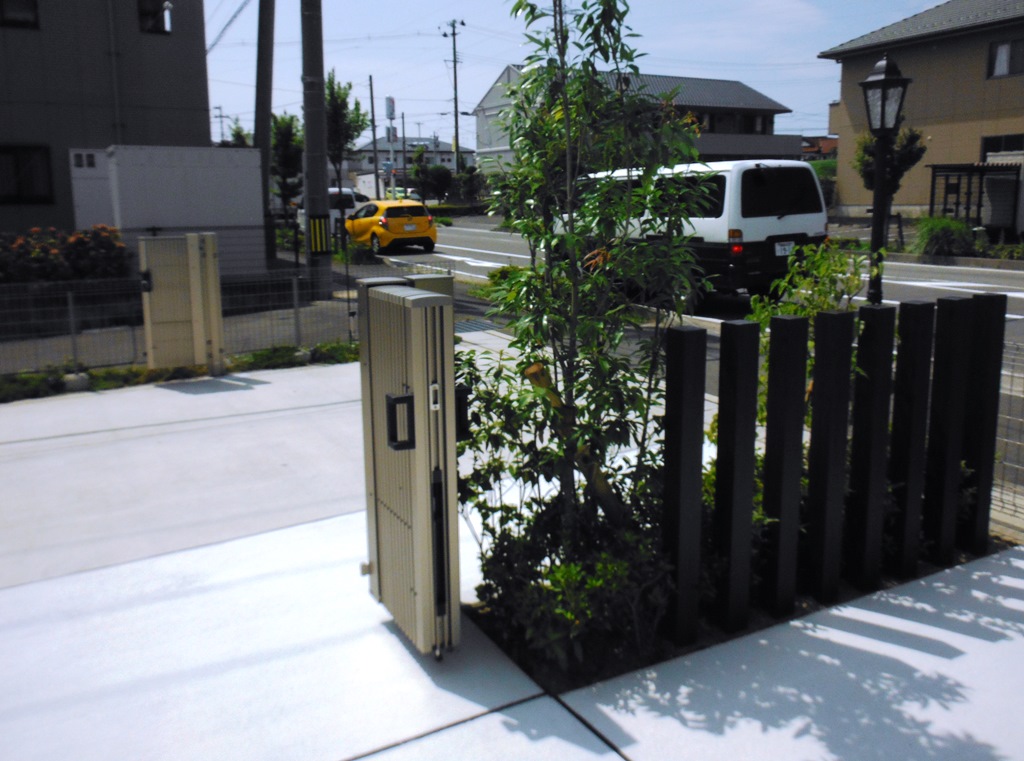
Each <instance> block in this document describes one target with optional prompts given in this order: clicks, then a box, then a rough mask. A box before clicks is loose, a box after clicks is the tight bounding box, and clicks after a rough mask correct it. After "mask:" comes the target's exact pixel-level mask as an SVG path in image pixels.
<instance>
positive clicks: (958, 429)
mask: <svg viewBox="0 0 1024 761" xmlns="http://www.w3.org/2000/svg"><path fill="white" fill-rule="evenodd" d="M971 307H972V304H971V299H970V298H967V297H964V296H948V297H945V298H941V299H939V300H938V311H937V314H936V319H935V368H934V372H933V374H932V408H931V416H930V422H929V425H928V453H927V471H926V472H927V479H926V481H925V498H924V512H923V516H922V518H923V524H924V535H925V539H926V540H928V541H929V542H930V544H931V554H932V557H933V559H934V560H935V561H936V562H937V563H939V564H941V565H952V564H953V562H954V560H955V559H956V558H955V556H956V546H955V543H956V518H957V510H958V507H959V502H960V487H961V485H962V477H961V472H960V462H961V459H962V456H963V443H964V422H965V417H966V414H967V410H966V397H967V393H968V388H967V375H968V364H969V362H970V357H971V351H970V349H971V341H972V336H971V328H972V324H971V313H972V311H973V310H972V309H971ZM973 398H974V396H973V394H972V399H973Z"/></svg>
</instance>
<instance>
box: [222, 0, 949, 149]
mask: <svg viewBox="0 0 1024 761" xmlns="http://www.w3.org/2000/svg"><path fill="white" fill-rule="evenodd" d="M567 4H568V5H569V6H572V5H574V2H573V0H568V2H567ZM575 4H577V5H578V2H576V3H575ZM938 4H940V3H939V2H938V0H717V1H715V2H703V1H702V2H693V1H692V0H633V2H632V3H631V7H630V12H629V17H628V18H629V25H630V26H631V27H632V29H633V32H634V33H636V34H638V35H639V37H638V38H636V39H634V40H633V46H634V47H635V48H636V49H637V50H638V51H639V52H641V53H645V54H646V55H645V57H644V58H643V59H641V61H640V69H641V71H643V72H644V73H647V74H667V75H673V76H687V77H703V78H709V79H731V80H738V81H741V82H744V83H745V84H747V85H749V86H751V87H753V88H754V89H755V90H758V91H759V92H761V93H763V94H765V95H767V96H768V97H770V98H773V99H774V100H776V101H778V102H780V103H782V104H783V105H785V106H787V107H788V108H790V109H792V110H793V113H792V114H786V115H783V116H781V117H779V118H778V119H777V120H776V132H778V133H786V134H804V135H822V134H826V132H827V129H828V104H829V102H831V101H833V100H836V99H837V98H838V97H839V68H840V67H839V64H837V63H834V62H832V61H824V60H820V59H818V58H817V54H818V53H819V52H821V51H822V50H826V49H828V48H831V47H833V46H835V45H838V44H839V43H841V42H845V41H847V40H850V39H853V38H855V37H859V36H860V35H862V34H865V33H867V32H870V31H873V30H875V29H879V28H881V27H883V26H886V25H888V24H891V23H894V22H896V21H899V20H901V19H903V18H906V17H908V16H911V15H913V14H915V13H919V12H921V11H922V10H926V9H928V8H931V7H934V6H936V5H938ZM258 6H259V0H248V2H247V0H205V15H206V35H207V45H209V44H210V43H212V42H213V41H214V39H215V38H216V37H217V36H218V35H219V34H220V33H221V32H222V30H224V29H225V27H227V29H226V31H224V34H223V36H222V37H221V39H220V40H219V42H218V43H217V44H216V45H215V46H214V47H213V49H212V50H211V51H210V52H209V53H208V55H207V66H208V72H209V80H210V109H211V115H212V119H211V127H210V131H211V136H212V137H213V139H215V140H216V139H219V138H220V130H221V124H222V123H223V125H224V130H225V131H227V130H228V129H229V127H230V122H229V121H228V119H233V118H235V117H238V118H239V119H240V120H241V123H242V124H243V125H244V126H245V127H246V128H249V129H251V127H252V118H253V110H254V98H255V94H254V93H255V90H254V88H255V79H256V74H255V71H256V30H257V16H258ZM322 6H323V26H324V68H325V71H329V70H331V69H334V70H335V72H336V75H337V76H338V78H339V79H341V80H342V81H345V82H352V85H353V95H354V97H355V98H357V99H358V100H359V101H360V102H361V103H362V105H363V107H364V108H366V109H367V110H368V109H369V102H370V89H369V79H370V77H371V76H372V77H373V87H374V100H375V102H376V108H377V118H378V134H383V129H382V125H383V124H384V123H385V122H384V116H383V113H384V98H385V97H386V96H389V95H390V96H392V97H394V98H395V101H396V105H397V110H398V112H399V113H404V114H405V132H406V134H407V135H408V136H411V137H416V136H423V137H427V136H430V135H433V134H435V133H436V134H437V135H438V136H439V137H440V138H441V139H442V140H445V141H447V142H450V141H451V140H452V138H453V133H454V116H453V115H452V111H453V108H452V106H453V91H454V87H453V85H454V81H453V71H452V40H451V37H448V38H445V37H443V36H442V32H444V31H449V32H450V27H449V24H450V22H451V21H453V20H454V21H456V22H465V26H462V25H461V24H460V25H458V27H457V30H458V36H457V37H456V44H457V50H458V60H459V63H458V93H459V111H472V110H473V108H474V106H476V104H477V103H478V102H479V101H480V99H481V98H482V97H483V96H484V94H485V93H486V92H487V90H488V89H489V88H490V86H491V85H492V84H493V83H494V81H495V79H497V77H498V75H499V74H500V73H501V71H502V69H503V68H504V67H505V66H506V65H507V64H509V63H518V62H521V61H522V59H523V57H524V56H525V55H526V54H527V53H528V52H529V50H530V48H529V47H527V46H525V45H524V38H523V34H524V32H525V28H524V26H523V24H522V22H521V21H519V20H517V19H512V18H511V16H510V8H511V2H510V0H448V1H447V2H445V3H432V2H430V0H388V2H386V3H371V2H351V1H349V0H322ZM442 6H443V7H442ZM299 7H300V4H299V0H277V13H276V17H277V18H276V29H275V40H276V44H275V52H274V93H273V108H274V112H275V113H283V112H288V113H292V114H299V115H301V113H302V82H301V76H302V49H301V44H300V43H301V17H300V13H299ZM240 9H241V10H240ZM239 10H240V12H239ZM236 13H238V15H237V17H236V18H235V20H234V21H233V22H231V23H230V24H229V23H228V22H229V20H230V19H231V17H232V16H233V15H234V14H236ZM911 76H912V75H911ZM220 115H223V116H224V117H225V119H224V120H221V119H219V118H218V116H220ZM396 126H398V127H399V129H401V124H400V122H396ZM474 128H475V122H474V119H472V118H471V117H466V116H463V117H460V122H459V131H460V137H461V139H462V143H463V144H464V145H465V146H466V147H469V148H473V147H475V144H476V140H475V135H474Z"/></svg>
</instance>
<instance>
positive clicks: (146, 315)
mask: <svg viewBox="0 0 1024 761" xmlns="http://www.w3.org/2000/svg"><path fill="white" fill-rule="evenodd" d="M139 257H140V268H141V270H142V272H143V275H144V276H145V277H146V278H147V279H148V283H149V290H148V291H147V292H144V293H143V294H142V313H143V319H144V322H145V334H146V356H147V361H148V365H149V367H150V368H157V367H181V366H186V365H206V366H207V367H208V369H209V372H210V374H211V375H220V374H222V373H223V372H224V339H223V336H224V322H223V319H224V318H223V315H222V312H221V297H220V272H219V265H218V262H217V236H216V235H214V234H212V233H203V234H202V235H198V234H194V233H190V234H188V235H186V236H184V237H181V238H140V239H139Z"/></svg>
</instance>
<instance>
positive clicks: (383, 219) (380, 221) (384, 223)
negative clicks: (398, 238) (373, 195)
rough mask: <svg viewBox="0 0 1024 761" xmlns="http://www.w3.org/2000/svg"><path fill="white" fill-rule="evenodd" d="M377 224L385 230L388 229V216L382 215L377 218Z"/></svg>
mask: <svg viewBox="0 0 1024 761" xmlns="http://www.w3.org/2000/svg"><path fill="white" fill-rule="evenodd" d="M377 224H378V225H380V226H381V227H383V228H384V229H385V230H387V229H388V218H387V217H383V216H382V217H381V218H380V219H378V220H377Z"/></svg>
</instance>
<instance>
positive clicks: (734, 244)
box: [729, 230, 743, 256]
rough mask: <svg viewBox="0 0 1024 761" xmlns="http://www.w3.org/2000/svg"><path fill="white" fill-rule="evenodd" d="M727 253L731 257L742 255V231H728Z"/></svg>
mask: <svg viewBox="0 0 1024 761" xmlns="http://www.w3.org/2000/svg"><path fill="white" fill-rule="evenodd" d="M729 253H730V254H732V255H733V256H739V255H740V254H742V253H743V231H742V230H730V231H729Z"/></svg>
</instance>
